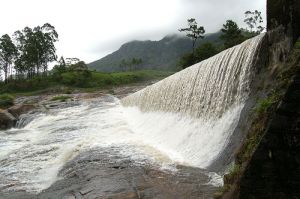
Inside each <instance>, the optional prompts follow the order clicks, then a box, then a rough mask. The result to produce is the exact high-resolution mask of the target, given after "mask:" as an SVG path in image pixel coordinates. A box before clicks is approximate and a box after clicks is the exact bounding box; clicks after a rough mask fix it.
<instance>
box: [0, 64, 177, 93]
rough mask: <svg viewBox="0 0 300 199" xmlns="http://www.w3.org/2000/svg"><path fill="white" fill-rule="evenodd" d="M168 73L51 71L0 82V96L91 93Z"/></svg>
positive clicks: (165, 75)
mask: <svg viewBox="0 0 300 199" xmlns="http://www.w3.org/2000/svg"><path fill="white" fill-rule="evenodd" d="M56 69H57V68H56ZM171 74H173V72H168V71H155V70H141V71H131V72H117V73H101V72H94V71H76V70H65V71H63V72H61V73H59V72H57V71H56V72H55V71H54V70H53V71H52V73H51V74H50V75H48V76H47V77H43V78H42V77H34V78H32V79H26V80H15V81H11V82H9V83H7V84H4V82H2V83H1V82H0V93H18V94H21V95H34V94H42V93H45V92H47V93H65V94H70V93H72V92H73V91H74V90H78V89H79V90H82V89H83V90H84V91H86V92H92V91H95V90H97V89H102V88H109V87H112V86H119V85H123V84H131V83H138V82H143V81H147V80H152V79H162V78H164V77H167V76H169V75H171Z"/></svg>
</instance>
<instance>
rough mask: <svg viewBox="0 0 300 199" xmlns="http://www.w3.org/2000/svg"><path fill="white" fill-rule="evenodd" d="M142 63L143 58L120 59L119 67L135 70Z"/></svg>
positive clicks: (123, 69)
mask: <svg viewBox="0 0 300 199" xmlns="http://www.w3.org/2000/svg"><path fill="white" fill-rule="evenodd" d="M142 63H143V60H142V59H140V58H132V59H129V60H126V59H122V61H121V63H120V64H119V67H120V68H121V70H122V71H128V70H129V71H132V70H136V69H137V68H138V67H139V66H140V65H141V64H142Z"/></svg>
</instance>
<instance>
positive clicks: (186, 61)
mask: <svg viewBox="0 0 300 199" xmlns="http://www.w3.org/2000/svg"><path fill="white" fill-rule="evenodd" d="M195 59H196V58H195V56H194V54H193V53H187V54H185V55H183V56H182V57H181V58H180V60H179V63H178V65H179V66H180V67H181V68H183V69H185V68H187V67H189V66H191V65H193V64H195V63H196V61H195Z"/></svg>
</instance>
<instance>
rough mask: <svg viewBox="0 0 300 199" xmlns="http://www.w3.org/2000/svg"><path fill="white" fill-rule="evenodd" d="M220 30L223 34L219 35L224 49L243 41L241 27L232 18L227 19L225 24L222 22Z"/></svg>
mask: <svg viewBox="0 0 300 199" xmlns="http://www.w3.org/2000/svg"><path fill="white" fill-rule="evenodd" d="M221 31H222V33H223V34H222V35H221V36H220V39H222V40H223V41H224V47H225V49H226V48H230V47H233V46H235V45H237V44H240V43H241V42H243V41H244V36H243V35H242V31H241V29H240V28H239V27H238V25H237V24H236V23H235V22H234V21H232V20H227V21H226V24H223V28H222V29H221Z"/></svg>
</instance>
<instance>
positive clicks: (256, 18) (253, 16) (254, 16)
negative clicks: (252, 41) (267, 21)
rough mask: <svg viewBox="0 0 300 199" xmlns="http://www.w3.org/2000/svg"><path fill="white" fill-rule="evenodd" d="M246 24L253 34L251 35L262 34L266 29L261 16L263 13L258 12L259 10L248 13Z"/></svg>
mask: <svg viewBox="0 0 300 199" xmlns="http://www.w3.org/2000/svg"><path fill="white" fill-rule="evenodd" d="M244 22H245V23H246V24H247V26H248V27H249V29H250V30H249V32H251V33H255V34H260V33H261V32H263V31H264V29H265V28H264V27H263V26H262V24H263V22H264V21H263V18H262V16H261V12H260V11H258V10H255V11H246V12H245V20H244Z"/></svg>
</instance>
